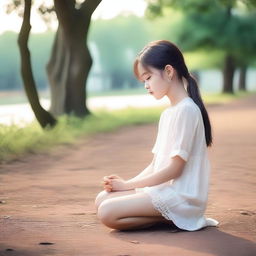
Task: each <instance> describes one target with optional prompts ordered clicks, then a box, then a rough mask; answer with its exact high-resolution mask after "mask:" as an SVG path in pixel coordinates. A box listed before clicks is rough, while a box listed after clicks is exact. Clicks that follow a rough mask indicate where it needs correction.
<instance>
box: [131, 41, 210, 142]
mask: <svg viewBox="0 0 256 256" xmlns="http://www.w3.org/2000/svg"><path fill="white" fill-rule="evenodd" d="M139 63H140V64H141V65H142V66H143V67H145V69H147V68H148V67H153V68H155V69H158V70H162V71H163V70H164V68H165V66H166V65H171V66H172V67H173V68H174V69H175V70H176V72H177V74H178V77H179V79H182V78H185V79H186V80H187V92H188V95H189V97H190V98H192V99H193V101H194V102H195V103H196V104H197V105H198V107H199V108H200V110H201V114H202V117H203V122H204V130H205V140H206V145H207V146H211V144H212V131H211V123H210V120H209V116H208V113H207V110H206V108H205V106H204V103H203V100H202V97H201V95H200V91H199V88H198V85H197V82H196V80H195V78H194V77H193V76H192V75H191V74H190V73H189V71H188V68H187V66H186V64H185V61H184V57H183V55H182V53H181V51H180V50H179V48H178V47H177V46H176V45H175V44H173V43H171V42H169V41H167V40H158V41H153V42H151V43H149V44H148V45H146V46H145V47H144V48H143V49H142V51H141V52H140V53H139V54H138V56H137V58H136V60H135V62H134V74H135V76H136V77H137V78H138V79H139V80H140V77H139V73H138V64H139Z"/></svg>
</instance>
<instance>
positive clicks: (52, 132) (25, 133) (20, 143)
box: [0, 93, 249, 162]
mask: <svg viewBox="0 0 256 256" xmlns="http://www.w3.org/2000/svg"><path fill="white" fill-rule="evenodd" d="M248 94H249V93H238V94H236V95H229V94H211V95H203V99H204V101H205V103H206V104H219V103H226V102H230V101H231V100H233V99H237V98H241V97H245V96H247V95H248ZM163 109H164V107H154V108H143V109H142V108H136V109H135V108H127V109H123V110H115V111H104V110H97V111H95V112H94V113H93V115H91V116H88V117H86V118H84V119H79V118H76V117H72V116H69V117H68V116H63V117H61V118H59V121H58V124H57V126H56V127H55V128H53V129H46V130H43V129H41V127H40V126H39V124H38V123H37V122H33V123H31V124H29V125H27V126H25V127H24V128H21V127H18V126H16V125H12V126H4V125H0V162H4V161H9V160H13V159H17V158H21V157H22V156H23V155H24V154H26V153H40V152H48V151H49V150H50V149H51V148H54V146H56V145H61V144H72V143H75V142H76V141H77V140H78V138H81V137H82V138H86V137H87V136H90V135H92V134H96V133H99V132H111V131H114V130H116V129H117V128H119V127H122V126H128V125H140V124H146V123H153V122H157V121H158V120H159V116H160V113H161V111H162V110H163Z"/></svg>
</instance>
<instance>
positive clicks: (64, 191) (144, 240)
mask: <svg viewBox="0 0 256 256" xmlns="http://www.w3.org/2000/svg"><path fill="white" fill-rule="evenodd" d="M209 114H210V118H211V121H212V125H213V135H214V146H213V147H212V148H211V149H210V150H209V156H210V160H211V166H212V174H211V186H210V193H209V204H208V208H207V216H209V217H212V218H216V219H217V220H218V221H219V222H220V224H219V227H218V228H206V229H203V230H201V231H197V232H184V231H177V230H175V229H171V228H170V227H163V226H162V227H161V226H160V227H155V228H152V229H149V230H144V231H130V232H119V231H114V230H111V229H108V228H107V227H104V226H102V225H101V224H100V223H99V221H98V220H97V218H96V213H95V209H94V198H95V196H96V195H97V193H98V192H99V191H100V190H101V185H100V182H101V178H102V177H103V176H104V175H108V174H111V173H117V174H119V175H121V176H123V177H124V178H130V177H131V176H133V175H136V174H137V173H138V172H139V171H140V170H142V169H143V168H144V167H145V166H146V165H147V164H148V163H149V161H150V160H151V157H152V155H151V153H150V150H151V148H152V146H153V143H154V139H155V135H156V132H157V125H156V124H150V125H139V126H132V127H125V128H121V129H119V130H118V131H116V132H113V133H101V134H98V135H96V136H94V137H91V138H89V139H84V140H81V141H80V142H79V143H77V144H76V145H74V146H68V147H65V146H61V147H58V148H57V149H56V150H55V151H53V152H51V153H48V154H40V155H29V156H27V157H25V158H24V159H22V160H20V161H14V162H11V163H8V164H3V165H2V166H1V167H0V201H1V203H0V255H1V256H2V255H16V256H23V255H24V256H41V255H42V256H45V255H55V256H56V255H58V256H80V255H81V256H82V255H83V256H84V255H95V256H96V255H97V256H99V255H109V256H112V255H113V256H117V255H119V256H121V255H123V256H124V255H130V256H136V255H138V256H140V255H152V256H153V255H154V256H156V255H159V256H160V255H161V256H163V255H177V256H194V255H197V256H210V255H212V256H231V255H232V256H253V255H256V245H255V241H256V209H255V207H256V204H255V192H256V191H255V185H256V179H255V170H256V133H255V131H256V96H255V95H253V96H249V97H247V98H244V99H242V100H237V101H234V102H232V103H229V104H226V105H219V106H211V107H209ZM40 243H53V244H48V245H43V244H40ZM8 249H10V250H9V251H8ZM11 249H12V250H13V251H11Z"/></svg>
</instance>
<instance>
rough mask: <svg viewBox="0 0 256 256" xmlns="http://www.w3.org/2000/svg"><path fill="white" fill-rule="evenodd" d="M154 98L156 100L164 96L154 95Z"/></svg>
mask: <svg viewBox="0 0 256 256" xmlns="http://www.w3.org/2000/svg"><path fill="white" fill-rule="evenodd" d="M154 97H155V99H156V100H161V99H162V98H163V97H164V96H162V95H154Z"/></svg>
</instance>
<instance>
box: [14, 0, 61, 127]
mask: <svg viewBox="0 0 256 256" xmlns="http://www.w3.org/2000/svg"><path fill="white" fill-rule="evenodd" d="M30 11H31V0H25V9H24V17H23V22H22V26H21V30H20V33H19V36H18V45H19V50H20V56H21V75H22V80H23V84H24V88H25V92H26V95H27V97H28V100H29V103H30V105H31V108H32V110H33V112H34V114H35V116H36V119H37V120H38V122H39V123H40V125H41V127H43V128H45V127H47V126H51V127H52V126H54V125H55V124H56V119H55V118H54V117H53V116H52V115H51V114H50V113H49V112H48V111H46V110H45V109H43V108H42V106H41V104H40V101H39V97H38V93H37V89H36V84H35V80H34V77H33V72H32V65H31V59H30V51H29V49H28V38H29V33H30V29H31V25H30Z"/></svg>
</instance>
